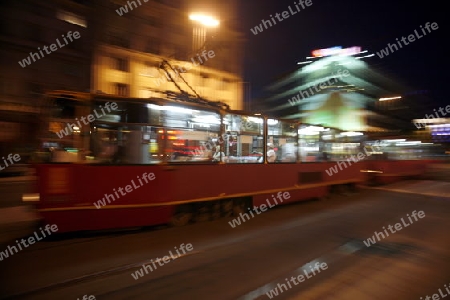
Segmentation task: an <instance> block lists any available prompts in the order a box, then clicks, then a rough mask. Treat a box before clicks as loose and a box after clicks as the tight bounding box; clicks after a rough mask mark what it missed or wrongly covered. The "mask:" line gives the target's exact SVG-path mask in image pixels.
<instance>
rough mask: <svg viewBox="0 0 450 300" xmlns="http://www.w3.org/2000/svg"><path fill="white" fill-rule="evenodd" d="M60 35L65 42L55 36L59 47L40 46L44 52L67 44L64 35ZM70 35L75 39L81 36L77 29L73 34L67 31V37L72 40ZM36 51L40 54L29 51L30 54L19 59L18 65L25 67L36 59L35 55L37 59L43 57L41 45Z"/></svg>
mask: <svg viewBox="0 0 450 300" xmlns="http://www.w3.org/2000/svg"><path fill="white" fill-rule="evenodd" d="M62 37H63V40H64V42H66V43H65V44H61V43H60V41H59V39H58V38H57V39H56V43H57V44H58V46H59V48H58V47H56V44H51V45H50V46H48V47H47V46H44V47H42V48H43V50H44V51H45V53H47V54H50V53H52V51H53V52H55V51H56V50H58V49H60V48H62V47H64V46H66V45H68V44H69V42H68V41H67V40H66V37H65V36H64V34H63V35H62ZM72 37H73V38H74V39H76V40H77V39H79V38H80V37H81V35H80V33H79V32H78V31H75V32H74V33H73V34H72V31H69V32H68V33H67V38H68V39H69V40H70V41H71V42H73V39H72ZM48 49H50V51H48ZM38 51H39V53H40V54H41V56H39V53H33V52H30V55H29V56H28V57H27V58H24V59H23V60H22V61H19V65H20V66H21V67H22V68H25V67H26V66H29V65H31V63H32V61H31V60H33V62H35V61H36V59H35V57H37V59H41V58H43V57H44V53H42V50H41V47H38Z"/></svg>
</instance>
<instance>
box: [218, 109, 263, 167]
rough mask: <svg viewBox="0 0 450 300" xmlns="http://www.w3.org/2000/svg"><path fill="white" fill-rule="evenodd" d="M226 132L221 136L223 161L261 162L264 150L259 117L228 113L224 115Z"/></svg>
mask: <svg viewBox="0 0 450 300" xmlns="http://www.w3.org/2000/svg"><path fill="white" fill-rule="evenodd" d="M224 124H225V127H226V128H225V129H226V134H225V135H224V136H223V140H224V143H223V149H221V151H223V152H224V154H225V157H226V159H225V162H228V163H262V162H263V157H264V155H263V151H264V144H263V143H264V139H263V124H264V120H263V118H261V117H253V116H241V115H232V114H228V115H226V116H225V117H224Z"/></svg>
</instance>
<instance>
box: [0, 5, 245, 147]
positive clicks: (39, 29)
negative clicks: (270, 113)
mask: <svg viewBox="0 0 450 300" xmlns="http://www.w3.org/2000/svg"><path fill="white" fill-rule="evenodd" d="M1 5H2V9H1V10H0V14H1V18H0V20H1V21H0V23H1V24H0V39H1V41H2V47H1V48H0V51H1V59H2V64H1V65H0V68H1V73H0V74H1V75H0V127H4V128H10V129H11V130H10V132H9V133H8V134H7V135H5V136H2V135H0V148H1V147H3V146H4V145H6V144H8V145H11V144H14V145H20V146H19V147H22V148H23V147H25V146H26V144H28V143H29V142H30V141H31V139H32V136H35V135H36V134H35V133H33V130H32V129H33V128H35V127H36V126H35V125H36V124H37V123H39V120H38V116H39V113H40V107H41V104H42V102H41V101H42V95H43V93H44V92H45V91H48V90H56V89H60V90H71V91H80V92H93V93H107V94H115V95H122V96H129V97H144V98H148V97H166V94H167V92H175V93H179V92H180V89H181V90H183V91H185V92H187V93H189V94H191V95H194V94H195V93H197V94H198V95H199V96H200V97H202V98H204V99H206V100H212V101H222V102H225V103H227V104H228V105H229V106H230V107H231V108H232V109H242V105H243V84H244V83H243V80H242V73H243V70H242V57H243V54H242V52H241V51H242V50H241V49H243V47H242V44H241V43H242V41H243V38H242V36H243V35H242V34H241V33H239V32H238V31H236V29H235V28H236V26H235V24H234V23H233V22H234V21H233V16H235V15H236V13H235V10H236V1H235V0H232V1H215V0H213V1H201V0H193V1H191V0H190V1H188V0H149V1H144V0H139V1H138V0H133V1H124V0H99V1H88V0H53V1H37V0H24V1H13V0H5V1H2V3H1ZM125 10H126V11H125ZM194 12H198V13H204V14H209V15H211V16H213V17H214V18H216V19H217V20H218V21H219V22H220V24H218V26H216V27H215V28H206V26H205V25H204V24H202V23H199V22H197V21H196V20H190V19H189V16H190V14H192V13H194ZM69 31H70V32H72V33H74V32H79V34H80V38H79V39H77V40H75V41H74V42H71V43H68V44H67V45H65V46H63V47H59V46H58V48H57V50H56V51H54V52H51V53H50V54H48V52H47V54H45V53H44V54H45V56H44V55H42V57H40V59H36V57H35V56H36V55H39V54H38V53H39V51H43V46H45V45H47V46H50V45H51V44H52V43H55V39H57V38H59V39H63V38H65V37H67V33H68V32H69ZM63 35H64V37H63ZM196 47H199V49H196ZM205 50H206V54H205ZM211 51H213V52H211ZM32 53H34V55H35V56H30V55H32ZM197 54H198V55H197ZM205 57H206V58H207V59H206V58H205ZM24 59H25V60H26V59H29V64H28V63H25V62H24ZM163 61H167V62H168V63H169V64H166V65H165V68H166V69H167V70H169V73H171V74H172V79H170V77H168V76H167V75H166V73H165V72H164V71H163V70H162V69H161V68H160V66H161V63H162V62H163ZM19 62H21V63H22V64H19ZM171 67H173V68H174V70H180V68H181V69H183V70H186V72H185V73H181V72H179V73H181V76H179V75H178V74H177V73H176V72H175V71H173V70H171V69H170V68H171ZM183 78H184V79H185V82H184V81H183ZM172 80H173V81H174V82H173V81H172ZM174 83H176V84H174ZM177 85H178V87H180V89H179V88H177ZM191 87H192V89H191ZM193 90H194V91H195V92H194V91H193ZM11 132H13V133H11ZM25 133H26V134H25ZM30 135H31V136H30ZM5 151H6V150H5Z"/></svg>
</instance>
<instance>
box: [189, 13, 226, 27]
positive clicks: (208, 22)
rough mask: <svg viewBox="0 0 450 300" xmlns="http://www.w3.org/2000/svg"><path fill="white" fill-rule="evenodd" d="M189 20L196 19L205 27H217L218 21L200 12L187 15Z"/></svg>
mask: <svg viewBox="0 0 450 300" xmlns="http://www.w3.org/2000/svg"><path fill="white" fill-rule="evenodd" d="M189 20H192V21H197V22H199V23H200V24H202V25H204V26H207V27H217V26H219V23H220V22H219V20H217V19H215V18H213V17H211V16H206V15H202V14H192V15H190V16H189Z"/></svg>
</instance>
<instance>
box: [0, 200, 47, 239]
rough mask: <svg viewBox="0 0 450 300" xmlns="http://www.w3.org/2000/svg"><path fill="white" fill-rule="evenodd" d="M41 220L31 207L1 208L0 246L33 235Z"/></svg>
mask: <svg viewBox="0 0 450 300" xmlns="http://www.w3.org/2000/svg"><path fill="white" fill-rule="evenodd" d="M39 220H40V218H39V215H38V214H37V212H36V211H35V210H34V209H33V207H31V206H29V205H23V206H14V207H6V208H0V244H6V243H8V242H10V241H14V240H15V239H17V238H19V237H22V236H27V235H29V234H31V233H32V232H33V231H34V230H35V226H36V225H37V223H38V222H39Z"/></svg>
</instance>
